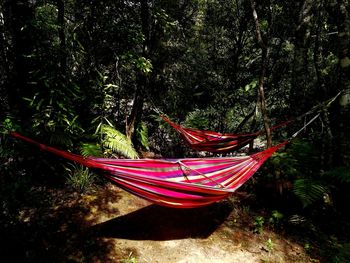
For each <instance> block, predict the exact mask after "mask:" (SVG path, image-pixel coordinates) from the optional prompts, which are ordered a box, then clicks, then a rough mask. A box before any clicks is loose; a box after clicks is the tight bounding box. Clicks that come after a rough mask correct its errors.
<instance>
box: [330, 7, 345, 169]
mask: <svg viewBox="0 0 350 263" xmlns="http://www.w3.org/2000/svg"><path fill="white" fill-rule="evenodd" d="M346 3H347V1H344V0H332V1H330V3H329V5H328V11H329V13H330V15H331V16H333V18H334V20H335V22H336V25H337V28H338V39H337V44H338V58H339V81H338V87H339V90H343V93H342V94H341V96H340V98H339V103H338V105H337V108H336V112H335V116H334V118H335V119H336V121H335V129H334V135H335V145H338V149H337V151H336V154H335V156H334V157H335V163H336V164H337V165H341V166H347V167H350V136H349V134H350V122H349V116H350V48H349V47H350V14H349V11H348V9H347V4H346Z"/></svg>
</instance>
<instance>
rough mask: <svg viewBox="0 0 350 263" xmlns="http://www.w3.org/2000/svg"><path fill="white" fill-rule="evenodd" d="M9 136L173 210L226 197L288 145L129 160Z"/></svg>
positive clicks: (16, 135)
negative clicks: (229, 154)
mask: <svg viewBox="0 0 350 263" xmlns="http://www.w3.org/2000/svg"><path fill="white" fill-rule="evenodd" d="M11 135H12V136H14V137H16V138H19V139H22V140H25V141H27V142H29V143H32V144H35V145H37V146H39V147H40V148H41V149H43V150H46V151H49V152H51V153H54V154H56V155H58V156H61V157H63V158H66V159H68V160H71V161H74V162H77V163H80V164H81V165H84V166H86V167H89V168H95V169H99V170H102V171H103V172H104V175H105V176H106V177H107V178H108V179H110V180H112V181H113V182H114V183H116V184H117V185H118V186H119V187H121V188H123V189H124V190H126V191H128V192H130V193H132V194H134V195H137V196H139V197H141V198H144V199H146V200H148V201H150V202H153V203H155V204H158V205H163V206H169V207H175V208H194V207H199V206H204V205H207V204H210V203H213V202H216V201H219V200H222V199H224V198H226V197H227V196H229V195H230V194H232V193H233V192H234V191H235V190H236V189H237V188H239V187H240V186H241V185H242V184H243V183H245V182H246V181H247V180H248V179H249V178H250V177H252V176H253V174H254V173H255V172H256V171H257V170H258V169H259V167H260V166H261V165H262V164H263V163H264V162H265V160H266V159H268V158H269V157H270V156H271V155H272V154H273V153H274V152H275V151H276V150H277V149H279V148H280V147H282V146H283V145H285V144H286V143H287V141H285V142H283V143H281V144H278V145H276V146H274V147H271V148H269V149H267V150H264V151H262V152H258V153H255V154H253V155H250V156H244V157H230V158H228V157H227V158H189V159H159V160H154V159H137V160H132V159H106V158H95V157H83V156H81V155H77V154H73V153H69V152H66V151H63V150H59V149H56V148H53V147H50V146H46V145H44V144H41V143H38V142H36V141H34V140H32V139H29V138H27V137H24V136H22V135H20V134H19V133H16V132H13V133H11Z"/></svg>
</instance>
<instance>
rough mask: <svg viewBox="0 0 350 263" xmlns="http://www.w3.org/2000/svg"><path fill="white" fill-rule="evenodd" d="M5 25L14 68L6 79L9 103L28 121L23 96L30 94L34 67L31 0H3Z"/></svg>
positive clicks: (13, 109) (19, 115)
mask: <svg viewBox="0 0 350 263" xmlns="http://www.w3.org/2000/svg"><path fill="white" fill-rule="evenodd" d="M3 5H4V12H3V15H4V18H3V19H4V25H5V27H6V28H7V29H8V35H9V37H10V40H9V43H10V45H9V47H8V48H9V50H10V51H9V52H8V54H10V56H11V57H9V60H10V61H12V63H11V70H10V73H9V76H8V81H7V83H6V93H7V97H8V104H9V105H10V106H11V109H12V111H13V112H14V113H15V114H17V117H18V118H19V119H20V120H21V121H22V123H26V122H27V121H28V119H29V118H30V116H31V113H30V111H28V108H27V107H25V105H24V103H23V97H29V96H31V95H32V94H31V88H30V86H28V82H30V72H31V71H32V70H33V65H32V63H31V59H30V56H29V55H30V54H32V52H33V46H34V45H33V42H34V36H33V33H32V31H31V30H32V29H31V24H32V19H33V17H34V10H33V8H32V7H31V4H30V3H29V1H24V0H23V1H6V2H4V4H3Z"/></svg>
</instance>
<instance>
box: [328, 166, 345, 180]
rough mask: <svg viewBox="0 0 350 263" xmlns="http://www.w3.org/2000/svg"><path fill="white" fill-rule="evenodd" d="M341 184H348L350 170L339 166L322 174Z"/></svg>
mask: <svg viewBox="0 0 350 263" xmlns="http://www.w3.org/2000/svg"><path fill="white" fill-rule="evenodd" d="M324 175H326V176H330V177H332V178H334V179H336V180H337V181H338V182H341V183H350V168H348V167H344V166H339V167H336V168H334V169H332V170H330V171H327V172H325V173H324Z"/></svg>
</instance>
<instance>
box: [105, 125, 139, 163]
mask: <svg viewBox="0 0 350 263" xmlns="http://www.w3.org/2000/svg"><path fill="white" fill-rule="evenodd" d="M100 131H101V133H102V135H103V138H102V145H103V147H105V148H108V149H110V150H112V151H113V152H117V153H119V154H122V155H124V156H125V157H127V158H131V159H137V158H138V154H137V152H136V150H135V148H134V146H133V145H132V143H131V141H130V140H129V139H128V138H127V137H126V136H125V135H124V134H122V133H121V132H120V131H118V130H116V129H115V128H113V127H111V126H108V125H105V124H102V125H101V128H100Z"/></svg>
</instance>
